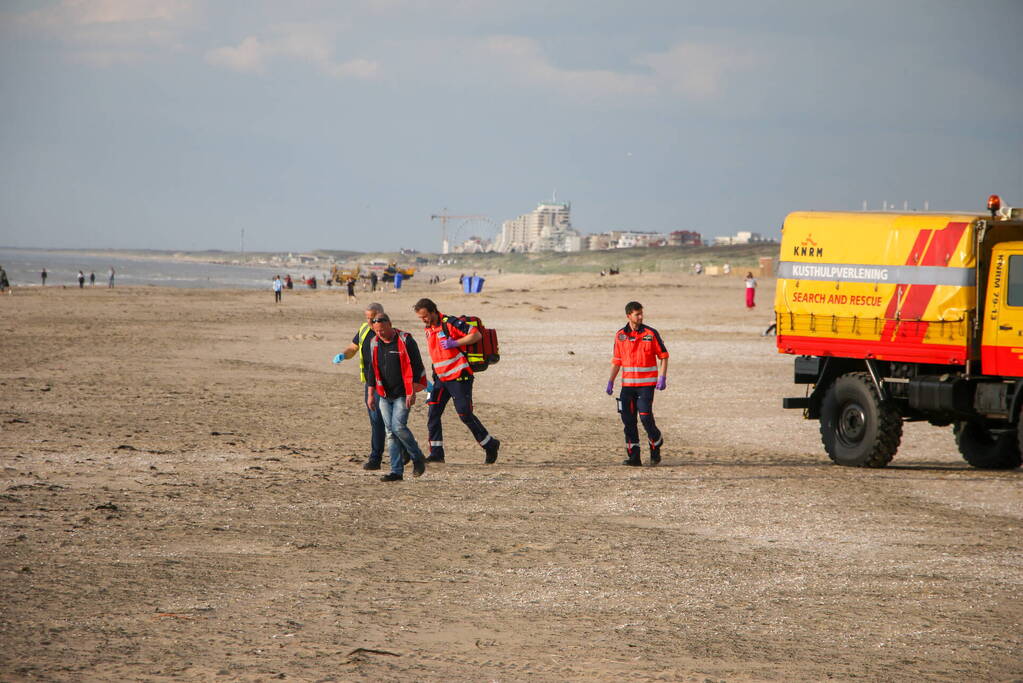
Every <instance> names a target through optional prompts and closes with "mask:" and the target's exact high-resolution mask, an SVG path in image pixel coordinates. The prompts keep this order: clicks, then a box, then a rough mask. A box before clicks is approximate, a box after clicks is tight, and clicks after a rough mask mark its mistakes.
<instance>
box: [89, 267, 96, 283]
mask: <svg viewBox="0 0 1023 683" xmlns="http://www.w3.org/2000/svg"><path fill="white" fill-rule="evenodd" d="M89 286H90V287H95V286H96V273H95V272H92V271H90V272H89Z"/></svg>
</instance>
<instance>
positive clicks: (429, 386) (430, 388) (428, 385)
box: [426, 382, 433, 394]
mask: <svg viewBox="0 0 1023 683" xmlns="http://www.w3.org/2000/svg"><path fill="white" fill-rule="evenodd" d="M426 393H428V394H432V393H433V382H427V383H426Z"/></svg>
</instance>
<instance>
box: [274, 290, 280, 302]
mask: <svg viewBox="0 0 1023 683" xmlns="http://www.w3.org/2000/svg"><path fill="white" fill-rule="evenodd" d="M280 302H281V293H280V292H279V291H277V290H274V303H280Z"/></svg>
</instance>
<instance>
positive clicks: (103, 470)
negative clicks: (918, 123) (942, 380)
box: [0, 274, 1023, 682]
mask: <svg viewBox="0 0 1023 683" xmlns="http://www.w3.org/2000/svg"><path fill="white" fill-rule="evenodd" d="M772 286H773V282H771V281H770V280H767V281H762V282H761V289H760V291H759V299H760V301H759V303H760V306H759V307H758V308H757V309H756V311H755V312H749V311H747V310H746V309H745V307H744V303H743V302H744V291H743V285H742V282H741V279H740V278H737V277H735V278H730V279H724V278H709V277H703V278H696V277H693V276H685V275H650V274H648V275H643V276H640V277H637V276H630V275H626V276H619V277H616V278H599V277H597V276H582V275H577V276H550V277H543V276H525V275H502V276H490V277H488V280H487V285H486V290H485V292H484V293H483V294H482V295H479V296H475V297H473V298H471V299H470V298H469V297H466V296H464V295H462V294H460V293H458V292H457V289H456V283H454V282H451V281H448V282H447V283H444V284H442V285H438V286H434V287H430V286H428V285H427V284H426V283H424V282H419V281H416V280H413V281H412V282H411V283H410V284H409V287H408V288H407V289H405V290H403V291H402V293H400V294H392V293H387V294H381V295H379V296H377V297H376V298H377V299H379V300H381V301H382V302H383V303H384V304H385V305H386V307H387V309H388V311H389V312H390V313H391V315H392V318H393V319H394V321H395V325H396V326H397V327H399V328H404V329H407V330H409V331H412V332H413V333H414V334H415V335H416V336H417V338H418V339H420V340H421V339H422V332H421V325H420V324H419V323H418V321H417V320H416V319H415V318H414V316H413V314H412V312H411V310H410V307H411V304H412V302H413V301H415V300H416V299H417V298H419V297H420V296H424V295H426V296H432V297H433V298H435V299H436V300H437V302H438V303H439V305H440V306H441V308H442V310H444V311H445V312H448V313H475V314H478V315H480V316H481V317H482V318H483V319H484V321H485V322H486V323H488V324H489V325H490V326H492V327H495V328H497V329H498V330H499V333H500V338H501V344H502V356H503V357H502V361H501V362H500V363H499V364H498V365H496V366H494V367H493V368H491V369H490V370H488V371H487V372H486V373H484V374H483V375H481V376H480V378H479V379H478V381H477V386H476V396H475V403H476V410H477V413H478V414H479V416H480V417H481V419H482V420H483V422H484V424H486V425H487V426H488V427H489V428H490V429H491V431H492V432H493V433H494V434H495V435H496V436H498V437H499V438H500V439H501V440H502V441H503V444H504V445H503V447H502V450H501V455H500V459H499V461H498V462H497V464H496V465H491V466H486V465H484V464H483V453H482V450H481V449H480V448H479V447H478V446H476V445H475V443H474V442H473V441H472V439H471V437H470V435H469V433H468V431H467V430H466V429H465V428H464V427H463V426H462V425H461V424H460V423H459V422H458V420H457V417H455V416H454V415H453V414H452V415H449V416H448V419H447V421H446V433H445V439H446V441H447V443H448V462H447V463H446V464H444V465H436V466H431V467H429V468H428V470H427V473H426V475H425V476H424V477H422V478H421V479H415V480H413V479H411V478H408V479H406V480H405V481H403V482H396V483H390V484H385V483H382V482H380V481H379V480H378V475H379V474H380V473H379V472H364V471H363V470H362V469H361V462H362V460H363V458H364V456H365V454H366V452H367V450H368V448H367V447H368V425H367V421H366V417H365V411H364V409H363V408H362V405H361V395H362V394H361V390H360V388H359V384H358V373H357V368H356V367H355V363H353V362H346V363H343V364H342V365H340V366H334V365H332V364H331V362H330V359H331V357H332V356H333V355H334V354H335V353H336V352H338V351H339V350H341V349H343V348H344V346H346V345H347V344H348V342H349V340H350V339H351V337H352V334H353V333H354V331H355V329H356V328H357V326H358V323H359V321H360V320H361V318H362V312H361V311H362V305H363V304H365V303H366V302H368V301H370V300H371V299H370V295H368V294H366V293H360V294H359V296H360V303H359V304H346V303H345V297H344V295H343V294H342V292H341V291H338V290H336V289H335V290H329V289H320V290H317V291H308V290H303V291H297V290H296V291H295V292H286V293H285V298H284V302H283V304H281V305H279V306H275V305H274V303H273V295H272V293H271V292H270V290H269V288H268V289H267V291H265V292H255V291H221V290H217V291H212V290H173V289H165V288H153V287H142V288H124V287H119V288H116V289H113V290H107V289H106V288H99V287H97V288H95V289H87V290H85V291H79V290H77V289H67V290H61V289H57V288H47V289H46V290H42V289H41V288H32V289H31V290H17V291H16V292H15V295H14V296H10V297H8V296H4V297H2V298H0V311H2V321H0V329H2V330H3V362H2V364H0V459H2V463H3V473H2V477H0V547H2V549H3V550H2V552H0V577H2V578H0V680H4V681H8V680H10V681H18V680H58V681H82V680H152V681H162V680H243V681H256V680H272V679H282V678H283V679H285V680H302V681H347V680H395V679H398V680H444V681H452V680H530V679H532V680H621V679H626V678H628V679H637V680H649V679H654V680H683V681H700V682H703V681H708V680H710V681H719V680H728V681H742V680H777V681H790V680H822V679H827V678H835V679H839V680H849V679H861V680H949V681H951V680H956V681H958V680H1013V679H1020V678H1023V647H1021V643H1023V635H1021V633H1020V622H1021V619H1023V607H1021V605H1023V601H1021V600H1020V593H1021V587H1023V551H1021V550H1020V540H1019V539H1020V533H1021V526H1023V525H1021V518H1023V492H1021V487H1020V483H1021V482H1020V477H1021V476H1023V474H1021V473H1020V472H1019V471H1013V472H986V471H979V470H974V469H971V468H969V467H968V466H967V465H966V464H965V463H964V462H963V461H962V459H961V457H960V456H959V454H958V453H957V451H956V448H955V444H954V441H953V439H952V434H951V429H950V428H944V429H938V428H934V427H930V426H928V425H926V424H923V425H921V424H910V425H907V426H906V430H905V436H904V437H903V446H902V448H901V449H900V451H899V453H898V455H897V456H896V458H895V460H894V462H893V463H892V465H891V466H890V467H888V468H887V469H883V470H859V469H848V468H840V467H836V466H833V465H831V464H830V462H829V461H828V459H827V457H826V455H825V454H824V452H823V449H822V447H821V446H820V441H819V436H818V433H817V425H816V423H814V422H808V421H804V420H803V419H802V418H801V417H800V415H799V414H798V413H797V412H793V411H783V410H782V409H781V407H780V405H781V398H782V397H783V396H795V395H800V394H801V392H802V387H797V386H795V385H793V384H792V382H791V379H792V362H791V358H790V357H785V356H781V355H779V354H777V353H776V351H775V349H774V344H773V339H770V338H763V337H761V336H760V333H761V332H762V331H763V329H764V328H765V327H766V325H767V324H768V323H769V322H770V319H771V317H772V314H771V312H770V311H771V301H770V298H771V296H770V295H771V288H772ZM631 299H638V300H640V301H642V302H643V304H644V305H645V307H646V316H647V322H648V323H649V324H650V325H652V326H653V327H656V328H657V329H659V330H660V332H661V334H662V335H663V337H664V339H665V342H666V343H667V345H668V347H669V351H670V352H671V354H672V355H671V361H670V368H669V376H668V389H667V390H666V391H664V392H661V393H658V394H657V397H656V402H655V413H656V416H657V420H658V422H659V424H660V426H661V428H662V429H663V430H664V433H665V439H666V445H665V450H664V462H663V463H662V465H661V466H660V467H657V468H650V467H644V468H642V469H634V468H627V467H623V466H621V464H620V462H621V459H622V457H623V455H624V453H623V449H622V442H623V438H622V433H621V423H620V421H619V420H618V416H617V414H616V413H615V408H614V401H613V400H612V399H611V398H610V397H608V396H606V395H605V394H604V392H603V387H604V384H605V382H606V378H607V372H608V361H609V357H610V350H611V342H612V335H613V332H614V330H616V329H617V328H618V327H620V326H621V325H622V324H623V323H624V315H623V307H624V304H625V303H626V302H627V301H629V300H631ZM410 425H411V426H412V429H413V432H414V433H415V435H416V436H417V437H418V439H419V441H420V443H421V444H424V445H425V442H426V441H427V439H426V427H425V408H424V407H423V406H421V405H419V406H417V407H416V408H415V409H414V411H413V415H412V419H411V420H410ZM643 457H644V460H646V453H645V452H644V456H643Z"/></svg>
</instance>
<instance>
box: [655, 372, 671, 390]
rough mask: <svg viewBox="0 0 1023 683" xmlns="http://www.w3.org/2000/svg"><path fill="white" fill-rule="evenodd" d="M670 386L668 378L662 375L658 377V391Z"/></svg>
mask: <svg viewBox="0 0 1023 683" xmlns="http://www.w3.org/2000/svg"><path fill="white" fill-rule="evenodd" d="M667 386H668V378H667V377H665V376H664V375H661V376H660V377H658V378H657V387H656V388H657V391H664V388H665V387H667Z"/></svg>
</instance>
